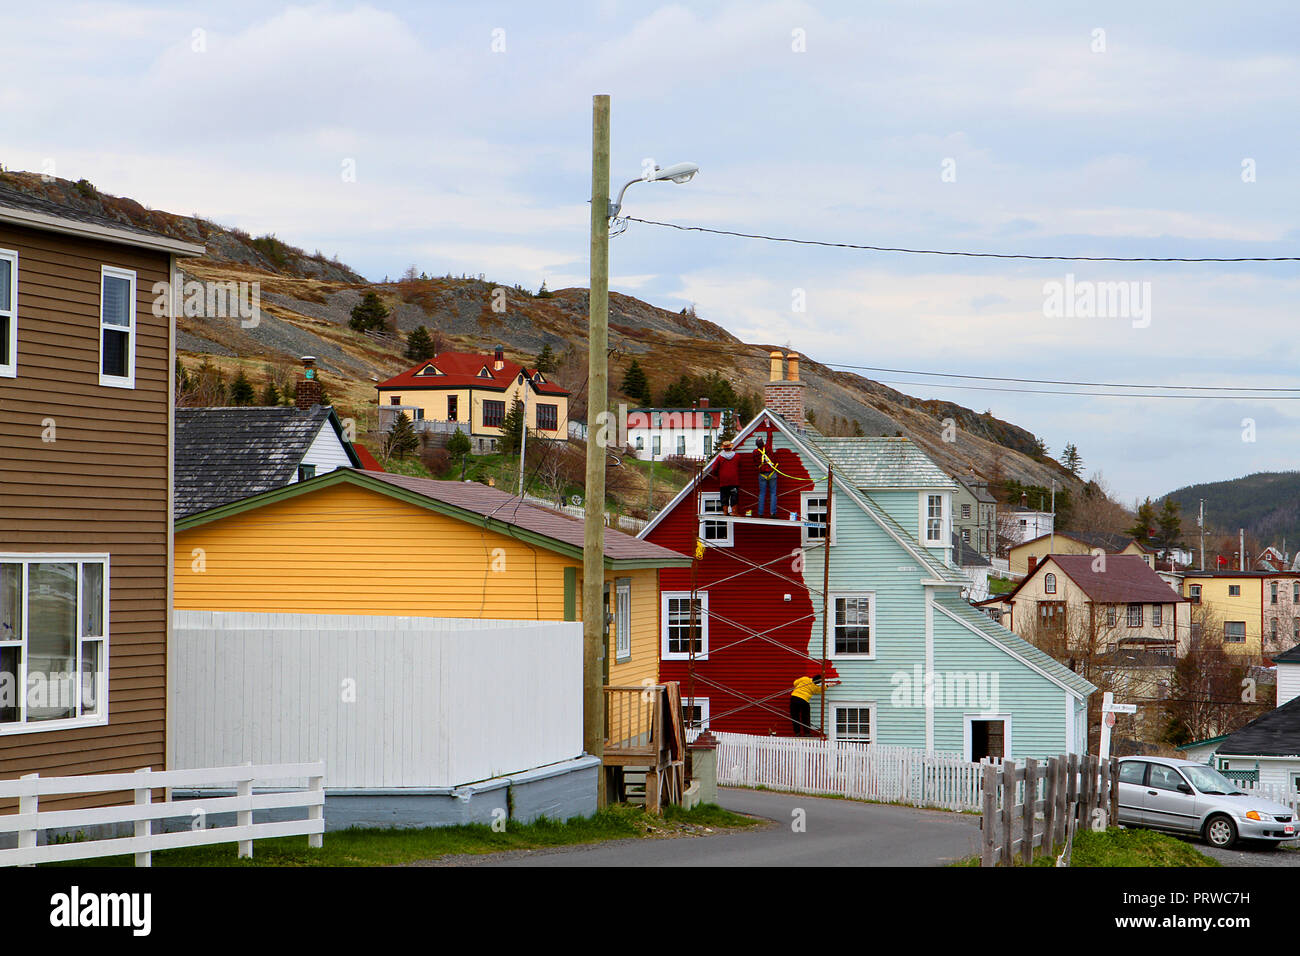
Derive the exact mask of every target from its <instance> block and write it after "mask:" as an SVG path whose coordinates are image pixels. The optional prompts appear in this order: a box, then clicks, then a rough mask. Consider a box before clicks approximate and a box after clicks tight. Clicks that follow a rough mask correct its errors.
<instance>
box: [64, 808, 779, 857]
mask: <svg viewBox="0 0 1300 956" xmlns="http://www.w3.org/2000/svg"><path fill="white" fill-rule="evenodd" d="M760 822H762V821H758V820H752V819H750V818H749V817H743V816H740V815H739V814H735V813H731V812H730V811H728V810H724V809H722V808H721V807H719V806H717V805H716V804H704V805H701V806H698V807H696V808H695V809H693V810H690V811H685V810H682V809H681V808H680V807H668V808H667V810H666V811H665V813H664V816H663V817H656V816H653V815H651V814H647V813H646V812H645V811H644V810H642V809H641V808H640V807H631V806H627V805H626V804H619V805H615V806H612V807H609V808H607V809H605V810H602V811H600V812H599V813H597V814H596V815H595V816H592V817H584V818H575V819H573V820H570V821H568V822H567V823H556V822H553V821H550V820H541V821H538V822H536V823H528V824H517V823H509V824H507V825H506V829H505V830H504V831H503V832H500V833H497V832H494V831H493V830H492V828H491V827H490V826H482V825H477V826H459V827H429V828H426V829H421V830H392V829H383V830H379V829H370V830H331V831H330V832H328V833H326V834H325V845H324V847H322V848H321V849H319V850H312V849H308V847H307V838H306V837H303V836H299V837H277V838H275V839H271V840H258V841H256V842H254V844H253V858H252V859H251V860H241V859H238V858H237V856H236V847H235V844H233V843H226V844H220V845H217V846H197V847H184V848H181V849H177V850H162V851H160V852H157V853H155V854H154V855H153V865H154V866H392V865H395V864H401V863H413V862H415V861H417V860H431V859H435V858H437V857H440V856H447V855H450V854H461V853H498V852H501V851H504V850H536V849H541V848H544V847H555V846H568V845H572V844H578V843H599V842H601V841H602V840H622V839H628V838H636V837H646V838H654V837H666V836H690V835H701V834H704V833H708V832H712V831H713V830H718V829H731V828H736V827H748V826H754V825H756V824H758V823H760ZM133 859H134V858H133V857H131V856H129V855H124V856H110V857H103V858H101V859H98V860H84V861H74V862H69V863H52V864H45V865H48V866H75V867H83V866H87V867H89V866H93V867H111V866H131V865H132V864H133Z"/></svg>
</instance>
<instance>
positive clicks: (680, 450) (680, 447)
mask: <svg viewBox="0 0 1300 956" xmlns="http://www.w3.org/2000/svg"><path fill="white" fill-rule="evenodd" d="M677 457H678V458H685V457H686V436H685V435H678V436H677Z"/></svg>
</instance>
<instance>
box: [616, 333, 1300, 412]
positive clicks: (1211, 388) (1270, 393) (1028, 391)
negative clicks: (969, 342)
mask: <svg viewBox="0 0 1300 956" xmlns="http://www.w3.org/2000/svg"><path fill="white" fill-rule="evenodd" d="M623 338H624V343H623V344H625V345H626V344H629V343H633V342H635V343H637V344H639V345H643V346H647V347H648V348H649V350H650V351H651V352H653V351H654V350H655V349H658V348H680V349H688V350H690V351H691V352H692V353H693V354H695V355H697V356H698V355H701V354H714V355H727V356H728V357H730V358H737V357H740V358H744V357H746V356H744V355H743V354H742V355H740V356H737V355H736V354H735V352H734V351H730V352H729V351H727V350H725V349H721V348H712V349H711V348H707V347H701V346H698V345H692V344H689V343H686V342H656V343H653V344H651V343H647V342H644V341H642V340H640V339H634V338H632V337H630V336H627V335H624V336H623ZM749 347H750V346H744V345H742V346H740V348H741V349H745V348H749ZM628 354H634V353H632V352H631V351H630V350H629V352H628ZM805 358H809V356H805ZM813 361H815V360H813ZM817 364H818V365H822V366H824V367H826V368H830V369H837V370H847V371H868V372H889V373H891V374H894V375H926V376H933V377H941V378H960V379H972V380H976V381H985V382H1011V383H1017V384H1029V385H1077V386H1080V387H1083V388H1111V389H1114V388H1138V389H1150V390H1152V391H1151V392H1147V393H1145V394H1131V393H1125V392H1080V391H1067V390H1064V389H1033V388H1002V387H995V386H989V385H984V386H980V385H956V384H950V383H946V382H900V381H887V380H883V379H870V381H874V382H877V383H878V384H880V385H907V386H921V387H924V386H931V387H940V386H941V387H944V388H960V389H964V390H974V391H982V392H1011V393H1017V392H1018V393H1021V394H1025V395H1075V396H1085V397H1095V398H1182V399H1187V398H1199V399H1231V400H1238V401H1260V400H1274V399H1279V400H1286V401H1295V400H1297V399H1300V394H1295V395H1285V394H1278V393H1282V392H1296V393H1300V388H1282V387H1261V386H1253V385H1240V386H1238V385H1148V384H1141V383H1136V382H1132V383H1130V382H1082V381H1070V380H1065V379H1038V378H1016V377H1012V376H1001V375H963V374H959V373H955V372H926V371H919V370H916V369H896V368H882V367H879V366H874V365H848V364H843V363H839V362H818V363H817ZM1156 390H1160V391H1187V392H1193V393H1195V392H1198V391H1201V392H1217V393H1224V392H1233V393H1236V392H1264V393H1266V394H1262V395H1239V394H1214V395H1198V394H1185V395H1184V394H1179V395H1167V394H1156V393H1155V391H1156Z"/></svg>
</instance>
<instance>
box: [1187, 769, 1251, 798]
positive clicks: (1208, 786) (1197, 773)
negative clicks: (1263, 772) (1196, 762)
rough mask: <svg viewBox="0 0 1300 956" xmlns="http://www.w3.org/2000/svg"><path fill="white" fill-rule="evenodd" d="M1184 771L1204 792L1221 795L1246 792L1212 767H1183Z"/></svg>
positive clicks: (1195, 785)
mask: <svg viewBox="0 0 1300 956" xmlns="http://www.w3.org/2000/svg"><path fill="white" fill-rule="evenodd" d="M1182 771H1183V773H1185V774H1187V779H1188V780H1190V781H1192V786H1194V787H1196V789H1197V790H1199V791H1201V793H1204V794H1208V795H1211V796H1219V795H1228V794H1245V792H1246V791H1244V790H1241V789H1238V787H1237V785H1236V784H1235V783H1233V782H1232V781H1231V780H1229V779H1228V778H1227V777H1225V776H1224V775H1223V774H1221V773H1219V771H1217V770H1215V769H1213V768H1212V767H1183V768H1182Z"/></svg>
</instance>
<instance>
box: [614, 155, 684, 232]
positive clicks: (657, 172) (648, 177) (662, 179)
mask: <svg viewBox="0 0 1300 956" xmlns="http://www.w3.org/2000/svg"><path fill="white" fill-rule="evenodd" d="M699 171H700V167H699V166H697V165H696V164H695V163H673V165H671V166H669V167H667V168H665V167H662V166H656V167H655V168H654V171H653V172H647V173H646V174H645V175H642V176H638V177H637V178H636V179H629V180H628V181H627V182H626V183H624V184H623V188H622V189H620V190H619V191H618V199H616V200H615V201H614V202H612V203H610V204H609V218H610V219H615V218H617V216H618V214H619V213H620V212H622V211H623V194H624V193H625V192H627V189H628V187H629V186H633V185H635V184H636V183H667V182H673V183H689V182H690V181H691V180H692V179H694V178H695V174H696V173H698V172H699Z"/></svg>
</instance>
